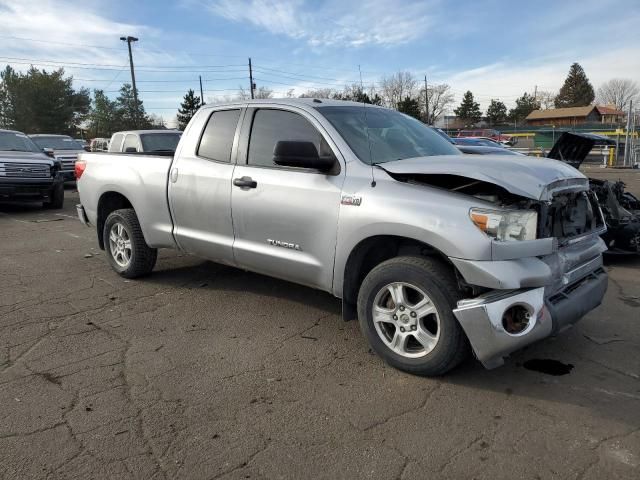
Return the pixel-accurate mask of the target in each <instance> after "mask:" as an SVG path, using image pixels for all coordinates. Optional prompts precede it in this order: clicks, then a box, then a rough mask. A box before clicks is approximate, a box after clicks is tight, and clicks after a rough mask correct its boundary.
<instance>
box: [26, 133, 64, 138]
mask: <svg viewBox="0 0 640 480" xmlns="http://www.w3.org/2000/svg"><path fill="white" fill-rule="evenodd" d="M29 136H30V137H31V138H33V137H64V138H73V137H72V136H71V135H60V134H58V133H31V134H29Z"/></svg>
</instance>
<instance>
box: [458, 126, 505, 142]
mask: <svg viewBox="0 0 640 480" xmlns="http://www.w3.org/2000/svg"><path fill="white" fill-rule="evenodd" d="M458 137H471V138H474V137H480V138H490V139H492V140H495V141H496V142H499V143H503V144H505V145H510V146H514V145H515V144H516V143H518V137H514V136H512V135H506V134H503V133H500V132H499V131H498V130H493V129H490V128H478V129H472V130H460V131H459V132H458Z"/></svg>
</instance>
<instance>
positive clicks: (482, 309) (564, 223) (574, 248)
mask: <svg viewBox="0 0 640 480" xmlns="http://www.w3.org/2000/svg"><path fill="white" fill-rule="evenodd" d="M596 200H597V199H595V197H593V195H592V194H591V193H588V192H571V193H566V192H564V193H560V194H556V195H555V196H554V197H553V199H552V201H550V202H547V203H546V204H545V205H543V207H542V209H541V219H540V228H541V233H542V234H543V235H553V236H552V237H547V238H539V239H536V240H531V241H529V242H495V243H496V248H495V249H493V251H495V255H493V258H495V260H493V261H474V260H464V259H455V258H451V261H452V262H453V264H454V265H455V266H456V268H457V270H458V272H459V273H460V275H461V276H462V278H463V279H464V281H465V282H466V283H467V284H468V285H471V286H473V287H474V288H476V289H479V290H484V293H482V294H481V295H478V296H476V297H474V298H469V299H464V300H461V301H460V302H458V306H457V308H456V309H455V310H454V314H455V315H456V318H457V319H458V321H459V322H460V324H461V326H462V328H463V329H464V331H465V333H466V335H467V337H468V338H469V341H470V343H471V346H472V348H473V350H474V353H475V355H476V357H477V358H478V359H479V360H480V361H481V362H482V364H483V365H484V366H485V367H487V368H494V367H497V366H499V365H502V364H503V363H504V357H505V356H508V355H509V354H510V353H512V352H514V351H516V350H518V349H520V348H522V347H524V346H525V345H528V344H531V343H533V342H536V341H538V340H541V339H543V338H545V337H548V336H549V335H552V334H555V333H558V332H561V331H562V330H564V329H566V328H568V327H570V326H571V325H573V324H574V323H575V322H577V321H578V320H580V319H581V318H582V317H583V316H584V315H586V314H587V313H588V312H589V311H591V310H593V309H594V308H596V307H597V306H598V305H600V303H601V302H602V299H603V297H604V295H605V292H606V290H607V283H608V278H607V274H606V272H605V271H604V269H603V267H602V253H603V252H604V251H605V250H606V245H605V244H604V242H603V241H602V239H601V238H600V234H601V233H602V232H603V231H604V230H605V227H604V224H603V220H602V214H601V212H600V210H599V209H598V208H597V204H596ZM545 229H546V230H545ZM487 289H489V290H487Z"/></svg>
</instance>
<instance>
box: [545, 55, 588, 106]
mask: <svg viewBox="0 0 640 480" xmlns="http://www.w3.org/2000/svg"><path fill="white" fill-rule="evenodd" d="M594 98H595V93H594V91H593V86H592V85H591V83H590V82H589V79H588V78H587V74H586V73H584V70H583V68H582V67H581V66H580V64H578V63H574V64H573V65H571V68H570V69H569V75H567V78H566V79H565V81H564V85H562V88H561V89H560V92H559V93H558V95H557V96H556V99H555V102H554V104H555V106H556V108H565V107H585V106H587V105H591V103H593V100H594Z"/></svg>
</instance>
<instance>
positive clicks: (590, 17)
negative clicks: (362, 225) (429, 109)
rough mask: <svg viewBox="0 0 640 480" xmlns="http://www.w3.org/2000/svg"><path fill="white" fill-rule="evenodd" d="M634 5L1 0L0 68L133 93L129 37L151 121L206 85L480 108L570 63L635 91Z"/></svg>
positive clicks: (542, 81)
mask: <svg viewBox="0 0 640 480" xmlns="http://www.w3.org/2000/svg"><path fill="white" fill-rule="evenodd" d="M639 27H640V2H638V1H637V0H628V1H627V0H618V1H615V2H613V1H607V0H598V1H594V0H582V1H544V0H543V1H537V2H518V1H499V0H489V1H468V0H459V1H455V2H452V1H449V2H446V1H440V0H423V1H409V0H405V1H400V0H360V1H348V0H323V1H305V0H235V1H234V0H178V1H135V2H134V1H126V2H125V1H120V0H115V1H109V2H107V1H103V2H100V1H95V0H57V1H44V0H0V64H6V63H11V64H13V65H14V67H15V68H26V67H27V66H28V64H29V62H32V63H34V64H36V65H40V66H42V67H45V68H55V66H56V65H64V66H65V68H66V70H67V72H68V73H69V74H73V76H74V78H75V79H76V85H78V86H80V85H81V86H86V87H89V88H92V89H93V88H101V89H104V90H106V91H108V92H109V94H110V95H113V96H115V95H116V92H115V91H117V89H118V88H119V87H120V85H121V84H122V82H123V81H129V80H130V76H129V71H128V65H127V53H126V45H125V44H124V43H123V42H121V41H120V40H119V37H120V36H121V35H134V36H137V37H139V38H140V41H139V42H138V43H137V44H135V46H134V61H135V63H136V75H137V79H138V80H139V83H138V89H139V90H140V92H141V98H142V99H143V100H144V102H145V106H146V108H147V110H148V111H149V112H152V113H156V114H159V115H162V116H163V117H164V118H165V119H166V120H167V121H168V122H172V121H173V117H174V115H175V109H176V108H177V105H178V104H179V101H180V98H181V97H182V95H183V94H184V92H185V91H186V90H187V89H188V88H194V89H197V88H198V75H199V74H201V75H202V77H203V79H204V80H205V82H204V89H205V98H206V99H207V100H214V99H215V98H218V99H222V98H223V97H225V96H233V95H234V94H235V93H236V91H237V89H238V87H239V86H240V85H242V86H244V87H245V88H247V87H248V79H247V78H246V77H247V66H246V63H247V57H249V56H250V57H252V61H253V63H254V65H255V67H256V71H255V77H256V83H258V85H259V86H265V87H268V88H271V89H273V90H274V92H275V93H276V95H278V96H283V95H284V94H285V93H286V92H287V91H288V90H290V89H293V90H294V92H295V93H301V92H303V91H305V90H307V89H309V88H322V87H334V88H340V87H341V86H342V85H344V84H345V83H352V82H355V81H359V78H360V77H359V71H358V66H360V69H361V71H362V77H363V81H364V83H365V84H367V85H369V84H372V85H374V86H375V84H376V83H377V82H379V80H380V78H381V77H382V76H383V75H389V74H392V73H394V72H396V71H398V70H407V71H410V72H412V73H414V74H415V75H416V76H418V77H419V78H422V77H423V76H424V75H425V74H426V75H427V76H428V78H429V81H430V82H436V83H442V82H446V83H448V84H450V85H451V87H452V90H453V92H454V94H455V96H456V100H457V101H459V99H460V98H461V96H462V93H463V92H464V91H465V90H467V89H470V90H471V91H472V92H474V94H475V95H476V97H477V99H478V100H479V101H480V103H481V104H482V105H483V106H486V104H488V102H489V100H490V99H491V98H497V99H501V100H503V101H504V102H505V103H507V104H508V105H510V104H512V103H513V101H514V99H515V98H517V97H518V96H520V95H521V94H522V93H523V92H525V91H528V92H532V91H533V90H534V88H535V86H537V87H538V90H548V91H555V90H558V88H559V87H560V86H561V84H562V81H563V79H564V77H565V75H566V73H567V70H568V68H569V65H570V64H571V63H572V62H575V61H577V62H580V63H581V64H582V65H583V67H584V68H585V70H586V72H587V75H588V76H589V78H590V79H591V80H592V83H593V84H594V86H595V87H596V88H597V87H598V85H599V84H601V83H602V82H604V81H606V80H608V79H610V78H614V77H622V78H631V79H633V80H636V81H640V28H639Z"/></svg>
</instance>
